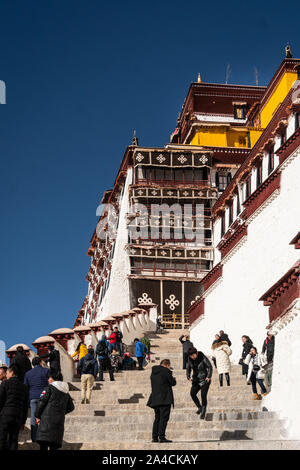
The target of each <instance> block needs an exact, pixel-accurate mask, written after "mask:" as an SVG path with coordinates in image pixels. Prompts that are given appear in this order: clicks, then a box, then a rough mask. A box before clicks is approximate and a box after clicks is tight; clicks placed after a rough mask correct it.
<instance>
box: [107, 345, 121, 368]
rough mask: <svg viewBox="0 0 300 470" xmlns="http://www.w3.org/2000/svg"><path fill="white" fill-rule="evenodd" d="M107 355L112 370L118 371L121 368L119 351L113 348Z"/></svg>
mask: <svg viewBox="0 0 300 470" xmlns="http://www.w3.org/2000/svg"><path fill="white" fill-rule="evenodd" d="M109 357H110V363H111V366H112V369H113V371H114V372H115V373H116V372H118V371H119V370H120V368H121V364H122V358H121V356H120V354H119V352H118V351H117V349H113V350H112V353H111V354H110V355H109Z"/></svg>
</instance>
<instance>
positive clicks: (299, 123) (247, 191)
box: [221, 113, 300, 238]
mask: <svg viewBox="0 0 300 470" xmlns="http://www.w3.org/2000/svg"><path fill="white" fill-rule="evenodd" d="M294 122H295V127H294V130H295V131H296V130H297V129H299V128H300V113H296V114H295V121H294ZM279 139H280V140H279V143H278V145H279V147H281V146H282V145H284V143H285V142H286V140H287V128H285V129H284V131H283V132H282V133H281V134H280V136H279ZM274 169H275V149H274V145H273V146H272V147H271V148H270V149H269V151H268V154H267V172H266V176H267V177H268V176H269V175H270V174H271V173H272V172H273V171H274ZM262 182H263V161H262V160H260V162H259V163H258V164H257V165H256V177H255V187H252V186H253V183H254V179H253V178H252V173H250V175H249V176H248V178H247V179H246V181H245V182H244V186H243V195H244V197H243V202H244V201H245V200H246V199H248V197H250V195H251V194H252V193H253V192H254V191H255V190H256V189H257V188H258V187H259V186H260V185H261V184H262ZM240 212H241V204H240V197H239V192H237V196H236V217H237V216H238V215H239V214H240ZM233 220H234V214H233V201H232V202H231V204H230V205H229V207H228V227H230V225H231V224H232V223H233ZM225 232H226V219H225V214H223V216H222V218H221V238H222V237H223V236H224V235H225Z"/></svg>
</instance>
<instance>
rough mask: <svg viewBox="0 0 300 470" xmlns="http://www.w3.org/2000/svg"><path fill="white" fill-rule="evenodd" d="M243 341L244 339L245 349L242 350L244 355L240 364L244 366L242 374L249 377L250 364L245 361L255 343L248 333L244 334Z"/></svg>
mask: <svg viewBox="0 0 300 470" xmlns="http://www.w3.org/2000/svg"><path fill="white" fill-rule="evenodd" d="M242 341H243V351H242V357H241V359H240V360H239V364H240V365H241V366H242V374H243V375H246V377H247V375H248V365H247V364H245V362H244V361H245V359H246V357H247V356H248V354H249V352H250V349H251V347H252V345H253V343H252V341H251V339H250V338H249V336H247V335H244V336H242Z"/></svg>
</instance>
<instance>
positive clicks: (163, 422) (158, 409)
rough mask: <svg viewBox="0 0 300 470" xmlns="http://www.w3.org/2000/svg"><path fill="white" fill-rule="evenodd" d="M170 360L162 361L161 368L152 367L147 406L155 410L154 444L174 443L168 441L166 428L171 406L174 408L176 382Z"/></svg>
mask: <svg viewBox="0 0 300 470" xmlns="http://www.w3.org/2000/svg"><path fill="white" fill-rule="evenodd" d="M170 368H171V363H170V361H169V359H164V360H163V361H161V363H160V365H159V366H153V367H152V373H151V377H150V379H151V388H152V392H151V395H150V397H149V400H148V403H147V406H149V407H150V408H153V409H154V412H155V419H154V423H153V429H152V442H172V441H170V440H168V439H166V428H167V424H168V421H169V417H170V412H171V405H173V406H174V395H173V390H172V387H174V386H175V385H176V380H175V378H174V377H173V375H172V371H171V370H170Z"/></svg>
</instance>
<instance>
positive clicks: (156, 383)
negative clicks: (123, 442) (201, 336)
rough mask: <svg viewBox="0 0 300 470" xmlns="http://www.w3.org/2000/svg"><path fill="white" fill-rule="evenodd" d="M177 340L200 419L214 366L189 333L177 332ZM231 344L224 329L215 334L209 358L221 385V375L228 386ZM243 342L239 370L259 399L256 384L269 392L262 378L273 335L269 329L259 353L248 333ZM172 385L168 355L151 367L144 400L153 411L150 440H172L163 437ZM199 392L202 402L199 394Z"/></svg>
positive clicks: (271, 352) (271, 355)
mask: <svg viewBox="0 0 300 470" xmlns="http://www.w3.org/2000/svg"><path fill="white" fill-rule="evenodd" d="M179 341H180V342H181V344H182V354H183V369H185V370H186V378H187V380H188V381H189V382H191V390H190V396H191V398H192V400H193V402H194V404H195V405H196V408H197V410H196V413H197V414H198V415H200V419H205V416H206V409H207V395H208V391H209V387H210V384H211V378H212V374H213V366H212V364H211V362H210V360H209V359H208V357H207V356H205V354H204V353H203V352H202V351H198V350H197V349H196V348H195V347H194V345H193V343H192V342H191V341H190V337H189V336H188V335H182V336H180V338H179ZM231 344H232V343H231V341H230V339H229V337H228V335H227V334H226V333H225V332H224V331H223V330H221V331H219V333H218V334H216V335H215V339H214V341H213V343H212V362H213V363H214V366H215V368H216V369H217V372H218V376H219V386H220V387H223V377H224V375H225V379H226V383H227V386H228V387H230V370H231V363H230V358H229V357H230V356H231V354H232V350H231V348H230V346H231ZM242 344H243V347H242V356H241V359H240V361H239V364H240V365H241V366H242V374H243V375H245V376H246V380H247V384H248V385H250V384H251V385H252V390H253V394H254V399H255V400H259V399H261V395H259V394H258V393H257V384H258V385H259V386H260V389H261V392H262V394H263V395H264V396H265V395H267V393H268V392H267V389H266V387H265V384H264V378H265V372H266V367H267V366H268V365H271V364H272V362H273V358H274V349H275V338H274V336H273V334H272V332H268V335H267V338H266V340H265V341H264V343H263V347H262V351H261V353H258V350H257V348H256V347H255V346H254V345H253V343H252V341H251V339H250V338H249V336H246V335H244V336H242ZM175 385H176V379H175V378H174V377H173V374H172V369H171V362H170V360H169V359H164V360H163V361H161V363H160V365H159V366H154V367H152V373H151V395H150V397H149V400H148V403H147V405H148V406H149V407H151V408H153V409H154V412H155V419H154V423H153V428H152V442H172V441H170V440H169V439H167V438H166V428H167V424H168V420H169V417H170V412H171V406H174V395H173V390H172V387H174V386H175ZM199 392H200V394H201V402H200V400H199V397H198V393H199Z"/></svg>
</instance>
